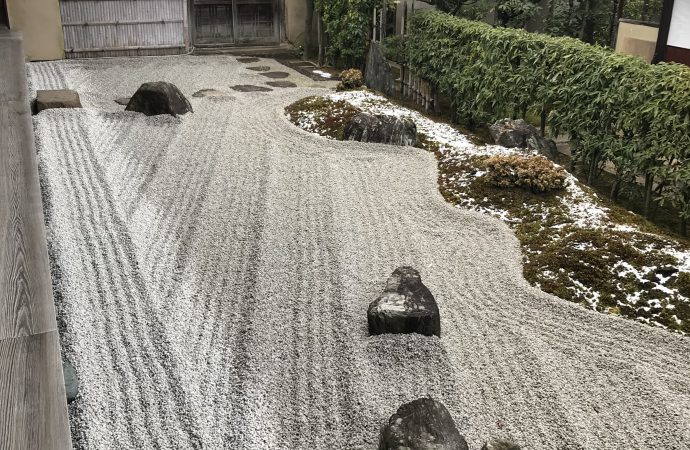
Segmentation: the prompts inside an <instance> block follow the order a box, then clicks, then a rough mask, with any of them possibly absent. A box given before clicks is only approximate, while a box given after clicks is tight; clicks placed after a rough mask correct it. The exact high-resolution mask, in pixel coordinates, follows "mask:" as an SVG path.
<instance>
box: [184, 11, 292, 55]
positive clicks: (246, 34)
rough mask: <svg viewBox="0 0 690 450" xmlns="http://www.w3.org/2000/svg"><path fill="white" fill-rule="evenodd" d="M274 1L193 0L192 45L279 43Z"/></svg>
mask: <svg viewBox="0 0 690 450" xmlns="http://www.w3.org/2000/svg"><path fill="white" fill-rule="evenodd" d="M277 5H278V0H194V45H200V46H203V45H222V44H230V45H232V44H267V43H278V42H279V36H280V33H279V28H280V25H279V24H280V22H279V18H280V10H279V8H278V6H277Z"/></svg>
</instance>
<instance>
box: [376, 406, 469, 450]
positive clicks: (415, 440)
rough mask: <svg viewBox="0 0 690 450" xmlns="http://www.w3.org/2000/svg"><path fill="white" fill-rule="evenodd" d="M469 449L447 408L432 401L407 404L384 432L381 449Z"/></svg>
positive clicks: (382, 430)
mask: <svg viewBox="0 0 690 450" xmlns="http://www.w3.org/2000/svg"><path fill="white" fill-rule="evenodd" d="M402 448H404V449H407V450H432V449H434V450H468V446H467V441H466V440H465V438H464V436H463V435H461V434H460V432H459V431H458V429H457V428H456V426H455V422H453V417H452V416H451V415H450V412H448V409H446V407H445V406H444V405H443V404H442V403H441V402H437V401H436V400H434V399H432V398H419V399H417V400H413V401H411V402H410V403H405V404H404V405H402V406H401V407H400V408H398V411H397V412H396V413H395V414H393V415H392V416H391V418H390V419H389V420H388V423H387V424H386V426H385V427H383V428H382V429H381V435H380V437H379V450H397V449H402Z"/></svg>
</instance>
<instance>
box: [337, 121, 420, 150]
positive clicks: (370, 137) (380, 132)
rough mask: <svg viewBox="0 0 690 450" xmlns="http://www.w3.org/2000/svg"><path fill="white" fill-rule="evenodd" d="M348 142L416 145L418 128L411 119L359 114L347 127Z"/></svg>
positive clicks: (345, 134)
mask: <svg viewBox="0 0 690 450" xmlns="http://www.w3.org/2000/svg"><path fill="white" fill-rule="evenodd" d="M344 139H345V140H346V141H360V142H378V143H382V144H393V145H415V143H416V142H417V126H416V125H415V123H414V122H413V121H412V120H410V119H404V118H399V117H395V116H387V115H373V114H369V113H359V114H357V115H356V116H354V117H353V118H352V119H351V120H350V122H349V123H348V124H347V125H346V126H345V133H344Z"/></svg>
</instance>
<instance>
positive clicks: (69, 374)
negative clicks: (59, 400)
mask: <svg viewBox="0 0 690 450" xmlns="http://www.w3.org/2000/svg"><path fill="white" fill-rule="evenodd" d="M62 374H63V376H64V378H65V395H66V396H67V403H72V402H73V401H74V399H76V398H77V394H78V393H79V379H78V378H77V371H76V370H75V369H74V367H73V366H72V364H70V363H69V361H65V360H63V361H62Z"/></svg>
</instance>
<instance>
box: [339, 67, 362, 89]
mask: <svg viewBox="0 0 690 450" xmlns="http://www.w3.org/2000/svg"><path fill="white" fill-rule="evenodd" d="M363 85H364V77H363V76H362V71H361V70H359V69H347V70H343V71H342V72H340V83H338V86H337V87H336V90H338V91H349V90H352V89H359V88H361V87H362V86H363Z"/></svg>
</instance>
